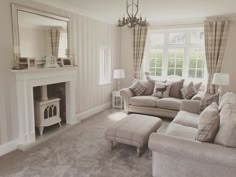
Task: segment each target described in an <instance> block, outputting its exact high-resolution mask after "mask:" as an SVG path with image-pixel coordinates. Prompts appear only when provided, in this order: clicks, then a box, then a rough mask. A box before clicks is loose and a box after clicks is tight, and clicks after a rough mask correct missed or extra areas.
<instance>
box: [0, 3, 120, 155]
mask: <svg viewBox="0 0 236 177" xmlns="http://www.w3.org/2000/svg"><path fill="white" fill-rule="evenodd" d="M11 2H14V0H1V1H0V22H1V33H0V39H1V40H0V91H1V92H0V94H1V95H0V112H1V116H0V154H1V153H3V151H4V150H5V151H7V150H6V149H8V150H9V148H12V149H14V148H13V147H14V146H13V145H14V143H13V142H14V140H16V139H17V137H18V122H17V120H16V115H15V114H16V113H15V112H16V96H15V79H14V75H13V74H12V73H11V71H10V69H11V67H12V66H13V61H14V59H13V42H12V41H13V36H12V26H11V9H10V3H11ZM15 2H17V3H24V4H25V5H27V6H31V7H34V8H38V9H43V10H44V11H48V12H52V13H55V14H59V15H62V16H68V17H70V18H71V20H72V36H71V39H72V43H73V46H72V49H73V51H74V54H75V56H76V60H77V63H78V78H77V84H76V111H77V116H78V118H79V119H82V118H85V117H86V116H88V115H90V113H94V112H96V110H101V109H102V108H105V107H108V106H109V105H110V102H111V91H112V90H113V89H114V84H108V85H104V86H99V85H98V71H99V70H98V69H99V65H98V60H99V58H98V56H99V53H98V52H99V46H101V45H107V46H110V47H111V50H112V63H113V64H112V65H113V68H115V67H117V66H118V60H117V58H118V57H119V40H118V39H119V37H118V31H117V28H116V27H115V26H113V25H110V24H106V23H103V22H99V21H96V20H93V19H90V18H88V17H83V16H80V15H78V14H73V13H70V12H67V11H63V10H59V9H56V8H52V7H48V6H45V5H41V4H38V3H35V2H30V1H28V0H15ZM9 146H10V147H9ZM5 151H4V152H5Z"/></svg>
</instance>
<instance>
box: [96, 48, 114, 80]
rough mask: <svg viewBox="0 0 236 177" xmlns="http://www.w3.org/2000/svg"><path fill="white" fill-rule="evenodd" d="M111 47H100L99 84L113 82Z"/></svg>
mask: <svg viewBox="0 0 236 177" xmlns="http://www.w3.org/2000/svg"><path fill="white" fill-rule="evenodd" d="M111 62H112V61H111V49H110V47H107V46H102V47H100V51H99V83H98V85H106V84H111V83H112V81H111V76H112V73H111V70H112V63H111Z"/></svg>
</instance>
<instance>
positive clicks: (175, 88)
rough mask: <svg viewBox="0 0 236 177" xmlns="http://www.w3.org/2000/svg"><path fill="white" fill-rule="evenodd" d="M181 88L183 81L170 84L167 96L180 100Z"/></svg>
mask: <svg viewBox="0 0 236 177" xmlns="http://www.w3.org/2000/svg"><path fill="white" fill-rule="evenodd" d="M183 86H184V79H182V80H180V81H177V82H173V83H171V87H170V93H169V96H170V97H174V98H180V99H181V98H182V93H181V89H182V88H183Z"/></svg>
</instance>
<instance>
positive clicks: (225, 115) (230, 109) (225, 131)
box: [215, 104, 236, 148]
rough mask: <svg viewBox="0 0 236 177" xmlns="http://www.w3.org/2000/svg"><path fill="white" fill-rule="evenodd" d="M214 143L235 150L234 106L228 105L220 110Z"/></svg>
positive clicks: (235, 108)
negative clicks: (218, 127) (218, 126)
mask: <svg viewBox="0 0 236 177" xmlns="http://www.w3.org/2000/svg"><path fill="white" fill-rule="evenodd" d="M215 143H217V144H221V145H224V146H228V147H234V148H236V105H232V104H231V105H230V104H228V105H225V106H224V107H223V109H222V110H221V112H220V129H219V131H218V133H217V134H216V138H215Z"/></svg>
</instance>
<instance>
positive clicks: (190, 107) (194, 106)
mask: <svg viewBox="0 0 236 177" xmlns="http://www.w3.org/2000/svg"><path fill="white" fill-rule="evenodd" d="M180 110H181V111H186V112H191V113H194V114H199V113H200V101H198V100H183V101H182V103H181V106H180Z"/></svg>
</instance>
